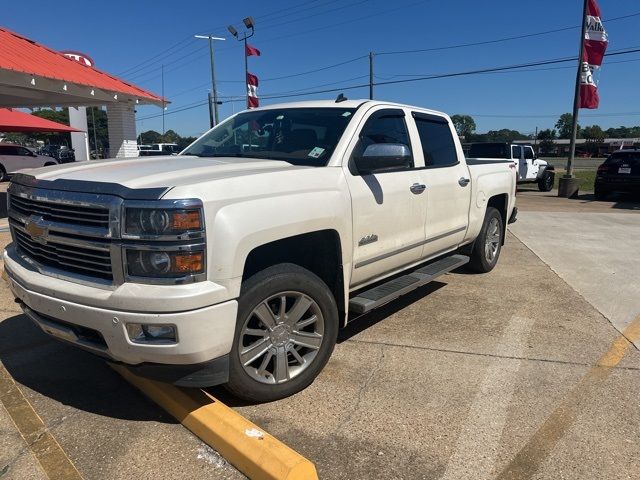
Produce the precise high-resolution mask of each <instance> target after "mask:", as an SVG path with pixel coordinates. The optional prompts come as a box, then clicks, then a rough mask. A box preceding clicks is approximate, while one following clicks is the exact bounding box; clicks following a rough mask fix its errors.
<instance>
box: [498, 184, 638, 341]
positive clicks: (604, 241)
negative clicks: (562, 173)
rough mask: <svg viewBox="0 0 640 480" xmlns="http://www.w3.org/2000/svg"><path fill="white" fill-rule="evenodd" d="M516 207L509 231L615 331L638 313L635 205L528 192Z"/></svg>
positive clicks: (624, 201) (585, 197) (636, 213)
mask: <svg viewBox="0 0 640 480" xmlns="http://www.w3.org/2000/svg"><path fill="white" fill-rule="evenodd" d="M518 206H519V209H520V213H519V215H518V221H517V222H516V223H514V224H512V225H510V226H509V230H510V231H511V232H512V233H513V234H514V235H516V237H518V238H519V239H520V240H521V241H522V242H524V244H525V245H527V247H529V248H530V249H531V250H532V251H533V252H534V253H535V254H536V255H537V256H538V257H540V258H541V259H542V260H543V261H544V262H545V263H546V264H547V265H549V266H550V267H551V269H552V270H553V271H555V272H556V273H557V274H558V275H559V276H560V277H561V278H562V279H563V280H565V281H566V282H567V283H568V284H569V285H571V286H572V287H573V288H574V289H575V290H576V291H577V292H578V293H580V294H581V295H582V296H583V297H584V298H585V299H586V300H587V301H588V302H589V303H591V304H592V305H593V306H594V307H595V308H597V309H598V311H600V312H601V313H602V314H603V315H604V316H605V317H606V318H607V319H609V321H611V323H612V324H613V325H614V326H615V327H616V329H618V331H620V332H622V331H623V330H624V328H625V327H627V326H628V325H629V324H630V323H631V322H632V321H633V320H634V319H635V318H636V317H637V316H638V315H640V275H638V272H640V204H634V203H633V202H631V201H629V200H628V199H622V201H615V200H612V201H609V202H593V201H592V200H590V198H589V196H583V197H582V198H581V199H577V200H569V199H561V198H558V197H555V198H549V197H548V194H547V195H546V196H545V195H544V194H538V193H534V192H527V193H521V194H520V195H519V196H518ZM619 212H622V213H619ZM635 344H636V346H637V347H640V342H638V341H636V343H635Z"/></svg>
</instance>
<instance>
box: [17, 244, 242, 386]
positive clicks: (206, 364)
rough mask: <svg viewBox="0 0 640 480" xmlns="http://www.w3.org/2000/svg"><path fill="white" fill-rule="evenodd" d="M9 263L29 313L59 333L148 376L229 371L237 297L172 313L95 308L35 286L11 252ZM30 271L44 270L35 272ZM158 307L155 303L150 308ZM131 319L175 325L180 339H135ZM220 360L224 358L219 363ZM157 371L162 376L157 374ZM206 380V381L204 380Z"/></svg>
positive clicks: (166, 377) (49, 330) (21, 301)
mask: <svg viewBox="0 0 640 480" xmlns="http://www.w3.org/2000/svg"><path fill="white" fill-rule="evenodd" d="M5 262H6V263H5V270H6V273H7V275H6V276H7V281H8V283H9V286H10V288H11V291H12V292H13V294H14V296H15V298H16V301H17V302H18V303H19V304H20V305H21V306H22V308H23V310H24V312H25V314H26V315H28V316H29V317H30V318H31V319H32V320H33V321H34V322H35V323H36V324H37V325H38V326H39V327H40V328H41V329H42V330H43V331H44V332H45V333H47V334H49V335H52V336H53V337H56V338H58V339H60V340H63V341H65V342H68V343H71V344H73V345H75V346H78V347H80V348H83V349H85V350H88V351H91V352H92V353H95V354H97V355H100V356H103V357H105V358H107V359H110V360H112V361H115V362H118V363H124V364H127V365H132V366H134V367H133V369H134V371H138V372H139V373H141V374H143V375H145V376H150V377H156V378H159V379H164V380H170V381H172V382H179V380H180V378H182V377H185V376H186V377H192V376H193V375H194V374H195V373H197V372H198V371H200V370H203V369H204V370H207V372H205V373H206V375H205V377H206V378H208V379H209V380H211V379H212V377H211V375H212V371H211V367H212V365H213V366H214V367H215V368H216V369H218V370H220V369H223V370H224V368H226V366H227V364H228V362H227V361H226V360H225V359H224V358H225V357H226V356H227V354H228V353H229V352H230V351H231V345H232V342H233V337H234V333H235V324H236V315H237V310H238V304H237V301H236V300H229V301H226V302H223V303H219V304H216V305H212V306H208V307H204V308H198V309H194V310H187V311H180V312H167V313H151V312H149V313H148V312H139V311H127V310H116V309H109V308H101V307H93V306H88V305H83V304H81V303H77V302H72V301H69V300H64V299H61V298H58V297H55V296H52V295H45V294H42V293H39V292H37V291H35V290H34V289H33V288H29V286H28V285H29V280H28V276H27V277H21V276H19V275H17V274H16V271H15V270H14V269H13V268H12V267H14V266H15V267H18V268H19V265H14V264H13V262H12V260H11V259H10V258H7V257H6V256H5ZM30 274H31V275H41V274H39V273H34V272H31V273H30ZM58 282H64V281H63V280H58ZM168 288H170V287H168ZM156 301H162V299H160V298H159V299H157V300H156ZM152 308H153V307H151V306H150V307H149V309H150V310H151V309H152ZM127 323H152V324H171V325H175V326H176V328H177V337H178V338H177V342H176V343H172V344H164V345H160V344H142V343H134V342H132V341H131V340H130V339H129V336H128V335H127V331H126V327H125V326H126V324H127ZM216 359H220V360H218V361H217V362H215V360H216ZM156 366H157V368H154V367H156ZM173 367H175V368H173ZM152 370H155V371H156V373H158V374H159V375H154V374H153V372H152ZM172 370H173V372H172ZM207 375H208V377H207ZM225 375H226V372H222V373H221V374H220V372H217V376H216V375H214V377H215V378H213V380H216V379H217V380H216V381H215V382H214V383H222V382H224V381H225V380H226V377H225ZM172 376H173V377H176V378H172ZM203 378H204V377H203ZM209 380H208V381H209ZM180 384H185V383H180ZM204 384H206V383H205V382H204V380H203V382H202V385H204ZM209 384H211V385H212V384H213V383H209Z"/></svg>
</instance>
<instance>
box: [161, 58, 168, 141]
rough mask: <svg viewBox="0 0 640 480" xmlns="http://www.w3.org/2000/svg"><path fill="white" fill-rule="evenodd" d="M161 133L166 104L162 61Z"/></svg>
mask: <svg viewBox="0 0 640 480" xmlns="http://www.w3.org/2000/svg"><path fill="white" fill-rule="evenodd" d="M161 75H162V135H164V110H165V108H167V106H166V105H165V103H164V63H163V64H162V74H161Z"/></svg>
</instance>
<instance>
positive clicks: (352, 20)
mask: <svg viewBox="0 0 640 480" xmlns="http://www.w3.org/2000/svg"><path fill="white" fill-rule="evenodd" d="M427 1H431V0H418V1H416V2H413V3H410V4H408V5H403V6H400V7H395V8H390V9H386V10H382V11H380V12H375V13H372V14H369V15H364V16H361V17H356V18H353V19H350V20H345V21H343V22H337V23H336V22H333V23H331V24H330V25H325V26H322V27H318V28H314V29H307V30H304V31H300V32H294V33H290V34H286V35H281V36H279V37H272V38H266V39H262V40H260V42H261V43H263V44H264V43H268V42H272V41H275V40H281V39H283V38H289V37H295V36H300V35H305V34H308V33H313V32H317V31H320V30H325V29H327V28H334V27H337V26H340V25H346V24H351V23H353V22H357V21H360V20H365V19H368V18H371V17H374V16H377V15H383V14H385V13H389V12H393V11H396V10H402V9H404V8H408V7H411V6H414V5H417V4H419V3H424V2H427ZM358 3H362V2H358ZM353 5H356V4H350V5H348V6H349V7H351V6H353ZM340 8H347V7H340ZM307 18H308V17H305V18H300V19H298V20H306V19H307ZM269 28H271V27H270V26H266V27H261V30H268V29H269ZM237 48H239V47H226V48H221V49H219V51H225V50H231V49H237ZM192 53H195V52H192ZM189 55H191V54H189ZM189 55H187V56H189ZM183 58H184V57H183ZM183 58H181V59H177V60H174V61H171V62H165V65H172V64H174V63H176V62H180V61H181V60H182V59H183ZM197 60H199V58H195V59H192V60H190V61H188V62H185V63H181V64H180V65H179V66H174V67H173V68H171V69H169V70H165V72H171V71H174V70H176V69H178V68H181V67H183V66H185V65H187V64H190V63H193V62H195V61H197ZM145 75H146V74H145ZM142 76H144V75H142ZM138 77H139V76H138ZM158 77H159V75H155V76H154V77H151V78H149V79H146V80H144V81H143V82H138V83H148V82H149V81H151V80H153V79H155V78H158ZM133 78H134V79H135V78H136V77H133Z"/></svg>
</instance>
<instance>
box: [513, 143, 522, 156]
mask: <svg viewBox="0 0 640 480" xmlns="http://www.w3.org/2000/svg"><path fill="white" fill-rule="evenodd" d="M520 157H522V147H516V146H512V147H511V158H520Z"/></svg>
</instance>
